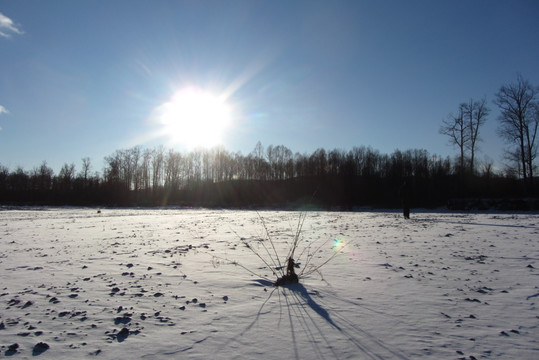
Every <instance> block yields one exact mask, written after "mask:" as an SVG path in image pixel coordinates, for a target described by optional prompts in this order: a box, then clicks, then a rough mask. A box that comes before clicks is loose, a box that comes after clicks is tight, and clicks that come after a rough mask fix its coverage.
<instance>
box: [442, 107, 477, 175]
mask: <svg viewBox="0 0 539 360" xmlns="http://www.w3.org/2000/svg"><path fill="white" fill-rule="evenodd" d="M464 112H465V106H464V104H460V106H459V109H458V112H457V114H456V115H453V114H450V115H449V116H448V117H447V118H446V119H444V120H443V121H442V126H440V134H442V135H447V136H448V137H449V143H450V144H451V145H455V146H457V147H458V149H459V154H460V155H459V171H460V172H461V173H462V171H464V162H465V159H466V146H467V144H468V143H469V141H470V132H469V127H468V124H467V122H466V121H465V119H464Z"/></svg>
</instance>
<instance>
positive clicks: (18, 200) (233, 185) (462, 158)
mask: <svg viewBox="0 0 539 360" xmlns="http://www.w3.org/2000/svg"><path fill="white" fill-rule="evenodd" d="M494 104H495V105H496V106H497V107H498V108H499V109H500V116H499V117H498V122H499V128H498V134H499V135H500V136H501V137H502V138H503V139H504V140H505V142H506V144H507V145H508V148H507V149H505V159H506V160H507V162H508V165H506V168H505V169H503V170H500V169H498V170H496V171H494V169H493V165H492V163H491V162H490V163H489V162H486V163H485V162H484V163H482V164H478V161H477V156H476V154H477V150H478V146H477V144H478V142H479V141H480V130H481V127H482V126H483V124H484V123H485V121H486V120H487V118H488V115H489V113H490V109H489V108H488V106H487V102H486V99H482V100H478V101H477V100H473V99H470V100H469V101H468V102H464V103H461V104H460V105H459V106H458V107H457V111H456V112H455V113H453V114H449V115H448V116H447V118H446V119H444V120H443V121H442V124H441V126H440V133H441V134H443V135H446V136H447V137H448V139H449V143H450V144H452V145H453V146H454V147H455V148H457V149H458V155H457V156H456V157H455V158H454V159H453V160H451V159H450V158H449V157H447V158H441V157H439V156H436V155H430V154H429V153H428V152H427V151H426V150H419V149H412V150H406V151H400V150H395V151H394V152H393V153H392V154H389V155H388V154H381V153H380V152H379V151H377V150H373V149H372V148H369V147H364V146H360V147H354V148H353V149H352V150H349V151H344V150H340V149H334V150H330V151H327V150H325V149H318V150H316V151H314V152H313V153H312V154H300V153H293V152H292V151H291V150H290V149H289V148H287V147H286V146H283V145H278V146H273V145H269V146H268V147H266V148H264V147H263V146H262V144H261V143H260V142H258V143H257V144H256V146H255V148H254V150H253V151H252V152H251V153H249V154H248V155H246V156H245V155H242V154H241V153H233V152H230V151H227V150H226V149H225V148H223V147H215V148H213V149H198V150H194V151H191V152H187V153H181V152H177V151H174V150H173V149H166V148H165V147H163V146H159V147H157V148H154V149H143V148H142V147H140V146H137V147H133V148H131V149H126V150H117V151H116V152H115V153H114V154H112V155H110V156H107V157H105V166H104V169H103V172H102V175H101V174H100V173H98V172H92V164H91V161H90V159H89V158H84V159H82V168H81V170H80V171H79V172H76V170H75V165H74V164H64V166H63V167H62V169H61V170H60V172H59V173H58V174H54V171H53V170H52V169H51V168H50V167H48V166H47V163H46V162H43V163H42V164H41V166H39V167H36V168H34V169H33V170H32V171H31V172H30V173H28V172H26V171H25V170H24V169H22V168H17V169H16V170H14V171H11V172H10V170H9V169H8V168H6V167H5V166H2V165H0V204H4V205H78V206H167V205H179V206H205V207H241V208H245V207H281V208H282V207H287V208H301V207H305V206H315V207H317V208H323V209H342V210H348V209H354V208H358V207H379V208H380V207H383V208H397V207H400V206H401V205H402V199H403V198H404V197H405V198H406V202H409V204H410V205H411V207H424V208H433V207H440V206H448V207H449V208H452V209H471V208H475V209H483V208H497V209H520V210H537V209H539V200H538V198H537V197H536V194H537V185H536V184H537V179H536V175H535V173H536V169H537V166H536V163H535V159H536V158H537V154H538V148H539V145H538V142H537V141H538V140H537V133H538V129H539V87H536V86H533V85H532V84H531V83H530V82H529V81H527V80H525V79H524V78H522V77H521V76H520V75H519V76H518V78H517V81H516V82H513V83H509V84H506V85H503V86H501V87H500V89H499V91H498V92H497V93H496V98H495V100H494ZM404 192H405V194H404Z"/></svg>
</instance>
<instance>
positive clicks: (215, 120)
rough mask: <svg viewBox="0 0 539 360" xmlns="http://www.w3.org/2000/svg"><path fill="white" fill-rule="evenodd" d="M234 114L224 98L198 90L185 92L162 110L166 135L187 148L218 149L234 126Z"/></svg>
mask: <svg viewBox="0 0 539 360" xmlns="http://www.w3.org/2000/svg"><path fill="white" fill-rule="evenodd" d="M231 120H232V111H231V107H230V106H229V105H228V104H227V103H226V101H225V98H224V96H216V95H214V94H212V93H211V92H208V91H204V90H203V89H199V88H195V87H187V88H183V89H181V90H179V91H177V92H176V93H174V95H173V96H172V98H171V99H170V101H169V102H167V103H165V104H163V105H162V106H161V107H160V108H159V121H160V123H161V125H162V126H163V129H162V131H163V133H164V134H165V135H166V136H167V137H168V138H169V139H170V141H171V142H172V143H175V144H181V145H184V146H186V147H211V146H216V145H219V144H220V143H221V142H222V140H223V136H224V133H225V131H226V129H227V128H228V127H229V126H230V125H231Z"/></svg>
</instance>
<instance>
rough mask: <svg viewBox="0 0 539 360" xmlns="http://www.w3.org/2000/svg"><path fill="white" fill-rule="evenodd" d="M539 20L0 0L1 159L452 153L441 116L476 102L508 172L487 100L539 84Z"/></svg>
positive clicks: (315, 6) (26, 162) (522, 0)
mask: <svg viewBox="0 0 539 360" xmlns="http://www.w3.org/2000/svg"><path fill="white" fill-rule="evenodd" d="M538 19H539V2H537V1H534V0H529V1H526V0H518V1H508V0H507V1H501V0H474V1H464V0H457V1H430V0H423V1H416V0H410V1H398V0H396V1H390V0H383V1H352V0H350V1H256V0H252V1H249V0H243V1H234V0H232V1H203V0H200V1H195V0H189V1H179V0H178V1H164V0H156V1H138V0H110V1H89V0H79V1H69V0H55V1H36V0H18V1H15V0H12V1H11V0H0V164H2V165H4V166H7V167H8V168H10V170H14V169H15V168H16V167H17V166H22V167H23V168H24V169H25V170H31V169H32V168H33V167H36V166H39V165H40V164H41V163H42V162H43V161H44V160H45V161H47V163H48V164H49V166H51V167H52V168H53V169H54V170H55V172H58V171H59V169H60V167H61V166H62V164H64V163H75V165H76V166H77V170H80V168H81V159H82V158H83V157H90V158H91V160H92V163H93V165H94V168H93V170H94V171H101V170H102V165H103V158H104V157H105V156H108V155H111V154H112V153H113V152H114V151H115V150H118V149H124V148H129V147H132V146H135V145H141V146H142V147H144V148H153V147H155V146H157V145H159V144H163V145H165V146H167V147H168V148H175V149H177V150H179V151H185V150H189V149H191V148H193V147H195V146H213V145H216V144H221V145H223V146H224V147H225V148H226V149H228V150H229V151H232V152H235V151H241V152H242V153H243V154H245V155H246V154H248V153H249V152H251V151H252V150H253V149H254V147H255V145H256V143H257V141H261V142H262V144H263V145H264V146H267V145H270V144H272V145H281V144H282V145H285V146H287V147H288V148H290V149H291V150H292V151H293V152H300V153H311V152H313V151H314V150H316V149H317V148H325V149H326V150H330V149H333V148H339V149H343V150H349V149H351V148H352V147H354V146H362V145H364V146H370V147H372V148H374V149H377V150H379V151H381V152H382V153H388V154H390V153H392V152H393V151H394V150H395V149H400V150H406V149H410V148H413V149H416V148H417V149H426V150H428V151H429V153H431V154H438V155H441V156H448V155H449V156H454V155H455V154H456V153H457V149H455V148H453V147H452V146H450V145H448V138H447V137H446V136H443V135H440V134H439V132H438V130H439V128H440V125H441V122H442V120H443V119H444V118H446V117H447V116H448V114H449V113H451V112H455V111H456V110H457V108H458V106H459V104H460V103H461V102H466V101H468V100H469V99H470V98H474V99H477V100H479V99H481V98H483V97H485V98H486V99H487V102H488V106H489V107H490V108H491V114H490V116H489V117H488V122H487V124H486V125H485V126H484V128H483V129H482V133H481V135H480V136H481V138H482V139H483V141H482V143H481V144H480V148H481V151H482V153H481V154H480V155H479V157H480V159H481V158H483V156H484V155H488V156H489V157H490V158H491V159H492V160H493V161H495V162H496V163H500V161H501V154H502V148H503V147H504V144H503V142H502V141H501V140H500V138H499V137H498V136H497V135H496V128H497V116H498V114H499V113H498V109H497V108H496V107H495V105H494V104H493V103H492V100H493V99H494V94H495V93H496V92H497V91H498V89H499V88H500V86H501V85H503V84H506V83H510V82H514V81H515V80H516V78H517V74H521V75H522V76H523V77H524V78H525V79H527V80H529V81H530V82H531V83H532V84H534V85H535V86H539V21H538ZM185 89H190V90H187V91H186V90H185ZM186 92H187V93H190V94H198V95H197V96H198V97H196V96H195V97H187V98H185V97H184V98H182V99H183V102H181V101H178V100H177V99H178V94H184V93H186ZM200 94H204V95H203V96H200ZM208 96H209V97H212V99H213V100H215V99H217V100H215V101H219V102H222V103H223V104H224V106H226V109H227V112H226V117H225V118H223V119H226V120H223V123H225V124H224V125H223V126H221V124H214V123H205V120H206V119H205V118H204V117H208V116H210V115H211V116H214V117H216V118H218V119H219V118H220V116H224V115H222V114H217V115H216V114H215V113H211V114H210V115H208V114H207V113H206V112H205V110H204V108H208V107H211V106H210V105H209V104H211V102H205V101H206V100H200V99H205V98H207V97H208ZM175 99H176V100H175ZM186 99H187V100H186ZM198 102H200V104H199V106H198V107H195V106H194V104H198ZM186 103H187V104H191V105H193V106H191V105H185V106H186V107H188V108H191V107H194V109H193V110H189V111H190V112H189V113H186V112H185V111H183V110H180V109H179V108H180V107H181V106H184V105H178V104H186ZM201 108H202V110H201ZM212 109H213V107H212ZM201 111H202V112H203V114H202V115H201V114H199V113H200V112H201ZM197 112H198V113H197ZM190 116H193V117H194V118H195V119H194V120H189V121H191V125H188V126H189V128H186V127H185V126H187V125H185V124H183V125H182V124H176V123H175V124H172V125H171V124H170V123H169V122H171V121H173V122H174V121H176V118H178V117H182V118H186V117H190ZM182 121H184V120H182ZM185 121H187V120H185ZM195 123H196V124H199V128H197V129H193V128H192V124H195ZM204 128H206V129H209V128H212V129H213V128H216V129H218V130H216V131H215V133H212V136H209V135H208V136H206V137H203V136H201V134H200V133H201V131H202V129H204ZM179 133H183V134H188V135H186V136H180V135H181V134H179Z"/></svg>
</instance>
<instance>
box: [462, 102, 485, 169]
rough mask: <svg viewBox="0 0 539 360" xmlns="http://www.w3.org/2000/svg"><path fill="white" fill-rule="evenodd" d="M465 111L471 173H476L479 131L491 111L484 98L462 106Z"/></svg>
mask: <svg viewBox="0 0 539 360" xmlns="http://www.w3.org/2000/svg"><path fill="white" fill-rule="evenodd" d="M461 107H462V108H463V111H464V118H465V119H466V120H465V125H466V126H467V127H468V129H467V131H468V136H467V140H468V142H467V144H465V145H466V148H467V149H468V150H469V151H470V173H471V174H473V173H474V171H475V153H476V150H477V142H478V141H479V140H480V138H479V129H480V128H481V126H483V124H484V123H485V122H486V121H487V116H488V114H489V112H490V109H489V108H488V107H487V105H486V100H485V99H484V98H483V99H481V100H480V101H474V100H473V99H470V101H469V102H468V103H464V104H462V105H461Z"/></svg>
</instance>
